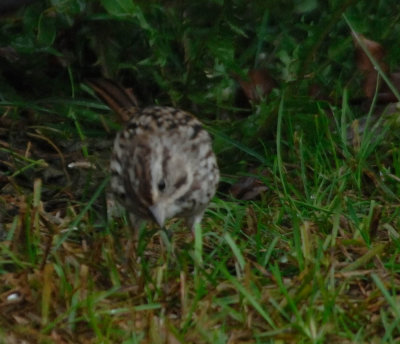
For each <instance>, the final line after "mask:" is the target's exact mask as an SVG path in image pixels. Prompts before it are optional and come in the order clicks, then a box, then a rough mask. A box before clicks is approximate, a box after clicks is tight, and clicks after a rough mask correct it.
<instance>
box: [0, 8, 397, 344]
mask: <svg viewBox="0 0 400 344" xmlns="http://www.w3.org/2000/svg"><path fill="white" fill-rule="evenodd" d="M5 4H6V3H4V4H3V5H0V6H5ZM0 9H1V10H4V8H1V7H0ZM3 12H4V13H2V16H1V18H0V106H1V109H2V110H1V111H2V112H1V115H0V208H1V209H0V220H1V227H0V234H1V239H2V241H1V242H0V244H1V245H0V257H1V260H0V284H1V286H0V313H1V315H0V343H3V342H4V343H19V341H18V340H24V341H25V342H26V343H31V342H32V343H53V342H56V343H87V342H88V343H89V342H90V343H267V342H274V341H280V342H282V343H283V342H285V343H286V342H293V343H323V342H329V343H334V342H337V343H345V342H349V343H350V342H376V343H378V342H390V343H391V342H393V343H394V342H397V341H398V339H399V338H400V324H399V321H398V319H400V308H399V306H398V303H397V298H398V293H399V287H400V281H399V279H398V272H399V267H400V265H399V264H400V262H399V259H398V253H399V250H400V241H399V228H400V221H399V215H400V214H399V210H398V205H399V196H400V186H399V180H400V179H399V178H400V175H399V174H400V149H399V137H398V134H397V131H398V125H397V123H398V119H397V110H396V109H397V108H396V99H395V96H394V95H393V97H389V98H390V99H391V100H390V101H388V100H387V99H386V98H385V100H383V98H384V97H381V96H380V94H381V93H380V92H381V89H380V88H379V87H377V92H373V93H374V94H373V95H372V96H371V95H367V94H365V83H366V81H365V80H366V72H365V70H363V69H362V67H360V64H359V63H358V62H357V61H358V60H357V58H356V50H357V46H356V45H357V44H356V43H355V40H354V38H353V37H352V35H351V33H352V28H353V29H354V30H355V31H356V32H358V33H360V34H363V35H364V36H365V37H366V38H368V39H369V40H371V41H373V42H377V44H379V45H380V46H381V48H382V51H384V53H382V56H381V58H380V59H379V61H374V62H373V65H374V67H377V65H378V67H379V65H381V66H384V68H383V67H382V69H384V71H385V72H386V73H387V75H388V76H389V77H390V78H391V79H392V81H393V80H394V79H395V75H396V70H398V68H399V66H400V21H399V18H400V3H399V2H398V1H395V0H385V1H383V0H381V1H355V0H345V1H344V0H328V1H316V0H305V1H289V0H283V1H261V0H257V1H244V0H231V1H222V0H215V1H181V0H171V1H162V2H161V1H159V2H158V1H131V0H101V1H89V0H52V1H39V0H37V1H33V2H32V3H30V4H27V5H26V6H22V7H20V8H14V9H12V8H10V9H7V10H6V11H3ZM358 49H360V48H359V47H358ZM372 69H374V70H376V68H372ZM252 73H254V74H253V75H256V77H257V78H258V79H257V80H259V81H258V82H256V81H254V79H252V78H251V77H250V76H251V75H252ZM90 77H107V78H111V79H113V80H116V81H118V82H119V83H121V84H122V85H124V86H125V87H129V88H131V89H132V90H133V92H134V93H135V94H136V96H137V98H138V99H139V101H140V103H141V104H142V105H150V104H161V105H172V106H175V107H179V108H182V109H185V110H188V111H191V112H193V113H194V114H195V115H196V116H197V117H198V118H199V119H200V120H202V121H203V122H204V123H205V126H206V127H207V129H209V130H210V132H211V133H212V134H213V136H214V146H215V151H216V153H217V155H218V159H219V165H220V168H221V171H222V181H221V185H220V188H219V192H218V195H217V197H216V199H215V201H214V202H213V204H212V205H211V206H210V210H209V211H208V213H207V216H206V218H205V220H204V221H203V234H204V233H205V234H204V247H203V248H201V247H199V246H196V245H195V246H193V245H194V244H193V243H190V244H188V243H187V242H185V240H186V239H185V237H186V236H187V233H186V231H185V230H184V228H183V227H182V226H181V225H180V223H176V222H174V221H172V222H171V224H170V227H171V228H172V231H173V232H176V233H177V234H175V235H174V238H173V239H172V243H171V242H169V241H168V239H167V238H166V237H165V235H164V234H163V233H158V234H156V235H154V236H151V235H150V234H149V235H147V237H145V238H144V239H143V242H142V243H141V245H139V246H140V247H139V248H138V250H137V252H134V253H133V256H132V255H129V254H126V252H128V251H129V250H128V249H127V246H129V233H130V232H129V229H128V228H127V227H128V225H127V222H126V219H125V218H124V216H117V217H116V218H110V217H109V216H107V215H106V212H107V207H106V205H107V199H106V195H105V194H106V191H105V190H107V187H106V184H107V179H106V178H107V165H108V159H109V152H110V150H111V146H112V140H113V137H114V135H115V132H116V130H117V129H118V128H119V127H120V124H117V120H116V119H115V118H114V117H113V115H112V114H111V113H110V111H109V110H108V108H107V107H106V106H104V105H101V104H100V102H99V101H98V99H97V98H96V97H95V96H94V94H93V92H92V91H91V90H90V89H89V88H88V87H87V86H86V85H85V82H84V81H85V79H86V78H90ZM393 87H395V88H396V87H397V86H396V84H395V82H394V81H393ZM249 92H250V93H251V92H253V96H251V95H249ZM387 108H390V109H391V110H390V111H389V113H385V112H384V111H385V110H384V109H387ZM393 109H394V110H393ZM77 162H80V163H82V162H84V163H85V164H88V166H89V168H86V167H78V168H69V167H68V166H70V164H71V163H77ZM93 166H94V167H95V168H93ZM246 176H247V178H245V179H243V177H246ZM237 190H239V191H237ZM246 193H247V195H248V194H249V193H250V194H251V196H249V197H244V196H243V195H244V194H246ZM232 194H233V195H232ZM246 198H249V199H250V200H248V199H246ZM108 209H110V204H108ZM149 233H150V232H149ZM151 233H154V231H153V232H151ZM163 240H164V241H166V242H167V243H164V244H163V245H164V246H163V245H161V246H162V249H160V242H161V241H163ZM197 244H198V243H197ZM165 245H166V246H165ZM124 252H125V253H124ZM13 295H16V296H15V297H16V299H15V300H14V299H13V297H14V296H13ZM10 300H11V301H10Z"/></svg>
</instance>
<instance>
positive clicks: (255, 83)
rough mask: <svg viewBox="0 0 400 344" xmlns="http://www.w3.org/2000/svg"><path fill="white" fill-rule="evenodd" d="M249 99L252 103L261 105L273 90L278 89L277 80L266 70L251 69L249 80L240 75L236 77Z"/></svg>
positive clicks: (248, 74) (248, 75)
mask: <svg viewBox="0 0 400 344" xmlns="http://www.w3.org/2000/svg"><path fill="white" fill-rule="evenodd" d="M234 77H235V79H236V80H237V81H238V82H239V84H240V86H241V87H242V90H243V92H244V94H245V95H246V97H247V99H248V100H249V101H250V102H255V103H259V102H260V101H261V100H262V99H264V98H265V97H266V96H268V94H270V93H271V91H272V89H273V88H274V87H276V82H275V80H274V79H273V78H272V77H271V76H270V74H269V73H268V71H267V70H266V69H251V70H249V72H248V73H247V80H244V79H242V78H241V77H239V76H238V75H235V76H234Z"/></svg>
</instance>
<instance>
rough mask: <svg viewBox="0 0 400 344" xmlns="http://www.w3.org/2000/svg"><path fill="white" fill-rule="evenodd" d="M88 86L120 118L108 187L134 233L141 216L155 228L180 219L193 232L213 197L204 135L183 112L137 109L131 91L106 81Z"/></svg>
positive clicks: (214, 172)
mask: <svg viewBox="0 0 400 344" xmlns="http://www.w3.org/2000/svg"><path fill="white" fill-rule="evenodd" d="M87 84H88V85H89V86H90V87H91V88H93V90H94V91H95V92H96V93H97V95H98V96H99V97H100V98H101V99H102V100H103V101H105V102H106V103H107V104H108V105H109V106H110V108H111V109H113V110H114V111H115V112H117V113H118V114H119V116H120V117H121V118H129V120H128V121H127V122H126V123H125V126H124V128H123V129H122V131H120V132H119V133H118V134H117V137H116V139H115V141H114V149H113V153H112V156H111V163H110V168H111V189H112V191H113V193H114V194H115V195H116V198H117V199H118V200H119V201H120V203H121V204H122V205H123V206H124V207H125V208H126V209H127V211H128V213H129V216H130V221H131V224H132V226H133V227H134V230H135V231H136V234H137V230H138V228H139V226H140V225H141V223H142V221H144V220H152V221H155V222H156V223H157V224H158V225H159V226H160V227H163V226H164V223H165V220H167V219H169V218H174V217H179V218H184V219H185V220H186V224H187V226H188V227H189V228H190V229H191V230H192V232H194V228H195V225H196V224H198V223H200V221H201V219H202V218H203V215H204V211H205V209H206V208H207V206H208V204H209V202H210V200H211V198H212V197H213V196H214V194H215V191H216V188H217V184H218V180H219V170H218V166H217V161H216V157H215V155H214V152H213V150H212V142H211V137H210V135H209V133H208V132H207V131H206V130H204V129H203V126H202V124H201V122H200V121H199V120H197V119H196V118H195V117H194V116H193V115H191V114H190V113H188V112H185V111H182V110H178V109H175V108H173V107H164V106H149V107H146V108H144V109H139V108H138V107H137V103H136V99H135V98H134V97H133V95H132V94H131V93H129V92H127V91H126V90H125V89H123V88H121V87H120V86H119V85H117V84H115V83H114V82H112V81H110V80H104V79H98V80H90V81H88V82H87Z"/></svg>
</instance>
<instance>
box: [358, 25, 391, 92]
mask: <svg viewBox="0 0 400 344" xmlns="http://www.w3.org/2000/svg"><path fill="white" fill-rule="evenodd" d="M352 37H353V42H354V46H355V49H356V64H357V68H358V69H359V70H360V71H361V72H362V73H363V74H364V83H363V91H364V95H365V96H366V97H367V98H369V99H371V98H372V97H373V96H374V94H375V92H376V88H377V84H376V83H377V81H378V72H377V70H376V68H375V67H374V65H373V63H372V62H371V60H370V59H369V57H368V55H367V54H366V53H365V51H364V49H363V47H362V46H361V44H360V43H359V41H358V40H357V37H358V39H359V40H360V41H361V43H362V45H364V46H365V48H366V49H367V50H368V52H369V53H370V54H371V55H372V57H373V58H374V60H375V61H376V62H377V63H378V64H379V66H380V67H381V69H382V70H383V71H384V72H387V71H388V69H389V68H388V66H387V64H386V63H385V61H384V57H385V50H384V48H383V46H382V45H381V44H380V43H378V42H375V41H372V40H370V39H368V38H366V37H365V36H364V35H362V34H357V33H352ZM390 93H391V92H389V94H390Z"/></svg>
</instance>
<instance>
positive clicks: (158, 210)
mask: <svg viewBox="0 0 400 344" xmlns="http://www.w3.org/2000/svg"><path fill="white" fill-rule="evenodd" d="M149 210H150V212H151V214H152V215H153V218H154V220H155V221H156V222H157V224H158V225H159V226H160V227H161V228H163V227H164V222H165V211H164V207H163V205H162V204H160V203H156V204H153V205H152V206H151V207H149Z"/></svg>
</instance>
